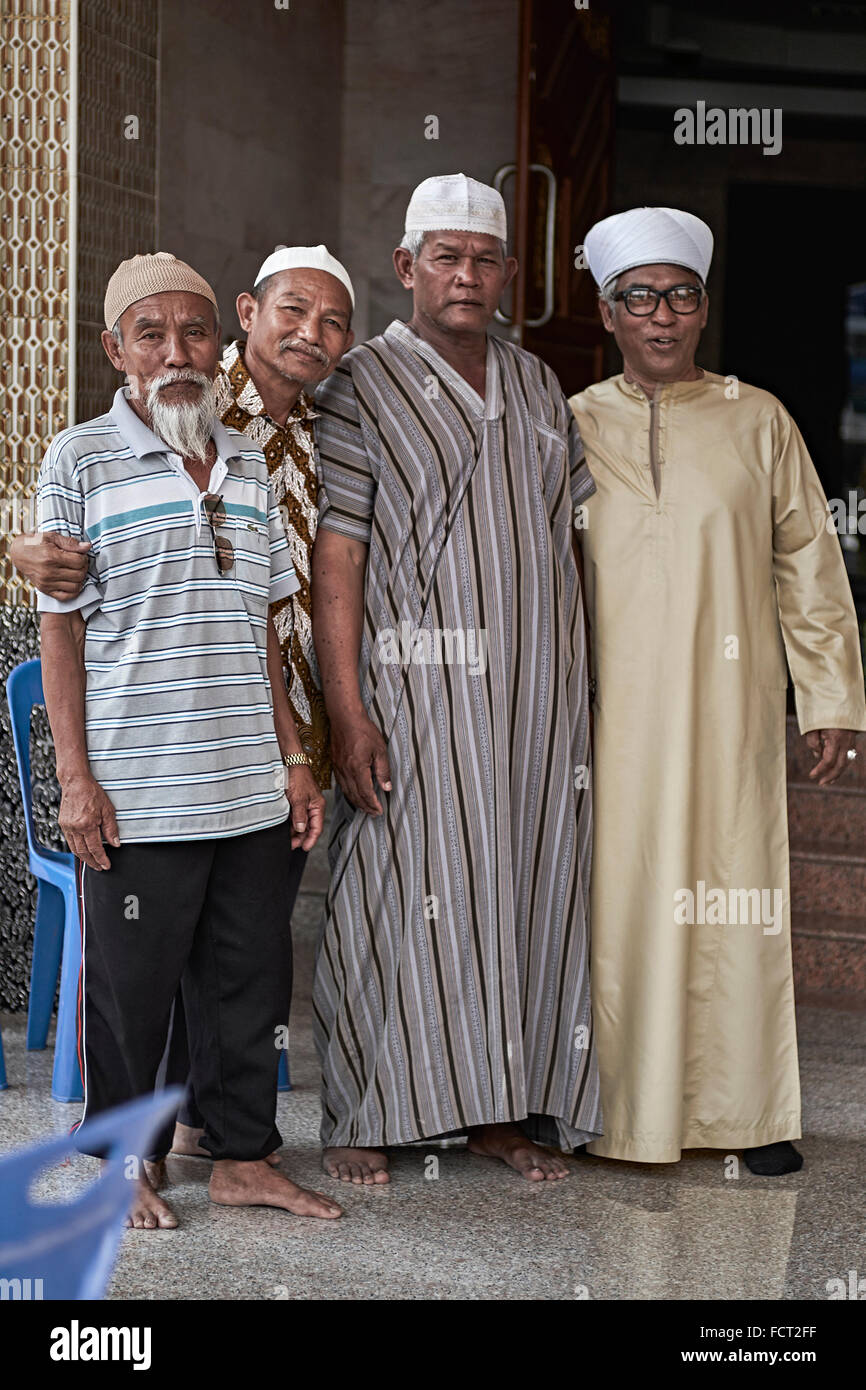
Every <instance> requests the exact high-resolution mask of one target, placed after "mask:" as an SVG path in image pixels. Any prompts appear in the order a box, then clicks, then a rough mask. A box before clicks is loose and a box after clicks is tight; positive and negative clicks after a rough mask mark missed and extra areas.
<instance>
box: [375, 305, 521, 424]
mask: <svg viewBox="0 0 866 1390" xmlns="http://www.w3.org/2000/svg"><path fill="white" fill-rule="evenodd" d="M385 337H386V338H393V339H396V340H397V342H399V343H402V344H403V346H404V347H406V348H408V349H409V351H410V352H413V353H415V355H416V356H417V357H422V358H423V359H424V361H425V362H427V363H429V365H430V366H431V367H433V368H434V369H435V370H436V371H437V372H438V373H439V374H440V375H441V376H442V377H444V378H445V380H446V381H448V382H449V383H450V385H451V387H452V389H454V390H455V391H456V392H457V394H458V395H459V396H461V397H462V399H463V400H464V402H465V404H466V405H467V407H468V408H469V410H470V411H471V412H472V414H473V415H475V416H476V417H477V418H478V419H481V420H497V419H498V418H499V417H500V416H501V415H502V414H503V413H504V410H505V402H504V399H503V395H502V388H501V384H500V380H499V361H498V358H497V355H496V349H495V347H494V343H495V341H496V340H495V339H494V337H493V335H492V334H491V333H488V335H487V364H486V366H487V396H486V399H485V400H482V399H481V397H480V396H479V394H478V392H477V391H475V390H473V388H472V387H471V386H470V385H469V382H468V381H466V380H465V379H464V378H463V377H462V376H461V375H460V373H459V372H458V371H457V369H456V368H455V367H452V366H451V364H450V362H446V361H445V358H444V357H443V356H442V355H441V353H439V352H437V351H436V349H435V348H434V347H433V346H432V344H431V343H428V342H427V341H426V339H424V338H421V337H420V336H419V335H418V334H417V333H415V332H414V331H413V330H412V329H411V328H410V327H409V325H408V324H407V323H404V322H403V321H402V319H394V321H393V323H390V324H389V325H388V327H387V328H386V329H385Z"/></svg>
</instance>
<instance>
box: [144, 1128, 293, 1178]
mask: <svg viewBox="0 0 866 1390" xmlns="http://www.w3.org/2000/svg"><path fill="white" fill-rule="evenodd" d="M203 1134H204V1130H203V1129H193V1127H192V1125H182V1124H181V1122H180V1120H178V1121H177V1123H176V1124H175V1127H174V1138H173V1139H172V1141H171V1151H172V1153H173V1154H174V1155H175V1156H176V1157H180V1158H210V1157H211V1155H210V1154H209V1153H208V1151H207V1149H203V1148H202V1146H201V1144H200V1143H199V1140H200V1139H201V1137H202V1135H203ZM265 1163H269V1164H270V1165H271V1167H272V1168H279V1166H280V1158H279V1154H276V1153H272V1154H268V1156H267V1158H266V1159H265Z"/></svg>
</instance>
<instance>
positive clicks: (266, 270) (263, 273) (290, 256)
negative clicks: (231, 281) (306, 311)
mask: <svg viewBox="0 0 866 1390" xmlns="http://www.w3.org/2000/svg"><path fill="white" fill-rule="evenodd" d="M280 270H326V271H327V272H328V274H329V275H333V277H334V279H335V280H339V281H340V284H341V285H345V286H346V289H347V290H348V291H349V298H350V299H351V301H352V308H353V309H354V307H355V291H354V290H353V289H352V282H351V280H350V279H349V272H348V270H347V269H346V267H345V266H344V265H341V264H340V262H339V261H338V260H337V258H336V257H335V256H332V255H331V253H330V251H329V250H328V248H327V246H278V247H277V249H276V251H273V252H272V253H271V255H270V256H268V258H267V260H266V261H264V262H263V264H262V266H261V269H260V270H259V273H258V275H257V276H256V278H255V280H254V281H253V287H254V288H255V286H256V285H257V284H258V283H259V281H260V280H264V279H266V278H267V276H268V275H276V274H277V272H278V271H280Z"/></svg>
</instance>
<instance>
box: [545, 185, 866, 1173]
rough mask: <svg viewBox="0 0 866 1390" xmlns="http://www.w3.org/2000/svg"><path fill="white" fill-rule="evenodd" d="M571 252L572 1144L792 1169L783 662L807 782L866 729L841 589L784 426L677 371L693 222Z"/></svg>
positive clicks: (845, 587) (694, 327) (656, 224)
mask: <svg viewBox="0 0 866 1390" xmlns="http://www.w3.org/2000/svg"><path fill="white" fill-rule="evenodd" d="M586 254H587V259H588V261H589V265H590V268H591V270H592V273H593V275H594V277H595V279H596V281H597V283H598V284H599V287H600V290H601V299H600V309H601V315H602V319H603V321H604V325H605V327H606V328H607V330H608V331H609V332H611V333H613V334H614V335H615V337H616V341H617V344H618V346H619V348H620V350H621V352H622V355H623V365H624V372H623V374H622V375H619V376H614V377H611V378H610V379H609V380H607V381H603V382H601V383H600V384H599V385H597V386H592V387H590V388H589V389H588V390H586V391H582V392H580V394H578V395H576V396H574V397H573V398H572V400H571V401H570V405H571V407H572V410H573V411H574V414H575V416H576V418H577V422H578V425H579V428H580V433H581V436H582V438H583V440H584V444H585V448H586V454H587V458H588V462H589V465H590V468H591V471H592V474H593V477H594V480H595V483H596V488H597V492H596V493H595V495H594V496H592V497H591V498H589V499H588V500H587V501H586V503H585V504H584V508H583V509H581V515H580V516H578V518H577V520H576V524H577V525H583V526H584V528H585V529H584V530H583V537H582V538H583V554H584V563H585V568H586V595H587V603H588V608H589V617H590V627H591V637H592V662H593V668H594V672H593V673H594V676H595V679H596V682H597V694H596V701H595V709H594V724H595V747H594V807H595V846H594V853H593V871H592V896H591V922H592V1000H593V1012H594V1016H595V1022H596V1028H597V1037H598V1052H599V1066H600V1071H601V1094H602V1112H603V1115H604V1137H603V1138H602V1139H600V1140H596V1141H594V1142H593V1143H591V1144H589V1146H588V1148H589V1151H590V1152H591V1153H593V1154H601V1155H604V1156H606V1157H609V1158H618V1159H631V1160H636V1161H640V1162H646V1163H669V1162H672V1161H676V1160H677V1159H679V1158H680V1156H681V1151H682V1150H683V1149H684V1148H697V1147H700V1148H704V1147H706V1148H721V1149H726V1150H728V1149H737V1148H743V1149H744V1150H745V1160H746V1163H747V1164H748V1166H749V1168H750V1169H751V1170H752V1171H753V1172H759V1173H762V1174H777V1173H782V1172H792V1171H795V1170H796V1169H797V1168H799V1167H800V1166H801V1165H802V1158H801V1156H800V1154H799V1153H798V1152H797V1150H796V1149H795V1148H794V1146H793V1144H792V1143H791V1142H790V1141H791V1140H793V1139H796V1138H798V1137H799V1135H800V1087H799V1076H798V1067H797V1039H796V1028H795V1019H794V989H793V979H792V969H791V935H790V894H789V873H788V830H787V811H786V780H785V772H786V768H785V714H786V694H785V692H786V686H787V672H786V666H785V658H786V656H787V662H788V666H789V668H790V672H791V676H792V679H793V683H794V689H795V695H796V706H797V714H798V719H799V724H800V730H801V732H802V733H803V734H804V735H805V737H806V739H807V742H808V743H809V746H810V748H811V749H812V750H813V753H814V756H815V759H816V762H815V767H814V768H813V770H812V773H811V776H812V778H813V779H814V780H816V781H817V783H818V784H819V785H821V786H824V785H826V784H827V783H829V782H832V781H834V780H835V779H836V778H837V777H838V776H839V775H840V773H841V772H843V771H844V769H845V768H846V767H847V766H848V760H849V759H851V758H853V757H856V753H855V751H854V731H855V730H862V729H864V728H866V706H864V689H863V667H862V662H861V654H860V645H859V639H858V629H857V622H856V617H855V613H854V608H853V604H852V600H851V592H850V587H849V584H848V580H847V577H846V574H845V569H844V565H843V561H842V554H841V549H840V546H839V541H838V539H837V536H836V534H835V531H834V530H833V527H832V523H830V524H828V508H827V503H826V498H825V496H824V493H823V490H822V488H821V484H820V482H819V481H818V477H817V475H816V473H815V469H814V467H813V465H812V462H811V460H810V458H809V455H808V453H807V451H806V448H805V446H804V443H803V440H802V438H801V436H800V433H799V431H798V430H797V427H796V425H795V424H794V422H793V420H792V419H791V417H790V416H789V415H788V413H787V411H786V410H785V409H784V407H783V406H782V405H781V404H780V402H779V401H778V400H776V399H775V397H773V396H771V395H769V394H768V392H766V391H762V390H759V389H757V388H756V387H753V386H747V385H745V384H744V383H743V382H738V381H737V380H736V379H735V378H731V377H728V378H724V377H720V376H717V375H716V374H715V373H713V372H708V371H703V370H701V368H700V367H697V366H696V365H695V360H694V359H695V350H696V348H697V345H698V340H699V338H700V334H701V330H702V329H703V327H704V325H705V323H706V318H707V308H708V303H707V296H706V291H705V289H704V280H705V277H706V273H707V270H708V268H709V262H710V257H711V254H712V235H711V233H710V230H709V228H708V227H707V226H706V225H705V224H704V223H703V222H700V221H699V219H698V218H695V217H692V216H691V215H690V214H688V213H681V212H678V211H676V210H672V209H665V208H638V209H634V210H632V211H631V212H627V213H622V214H618V215H616V216H614V217H611V218H606V219H605V220H604V221H603V222H601V223H599V224H597V225H596V226H595V227H594V228H593V229H592V230H591V232H590V233H589V234H588V236H587V239H586ZM665 292H666V294H665Z"/></svg>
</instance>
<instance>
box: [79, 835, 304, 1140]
mask: <svg viewBox="0 0 866 1390" xmlns="http://www.w3.org/2000/svg"><path fill="white" fill-rule="evenodd" d="M109 858H110V860H111V868H110V869H108V870H106V871H103V872H98V871H96V870H93V869H89V868H87V867H86V866H84V865H80V866H79V867H80V880H79V881H80V887H81V905H82V958H83V982H82V1003H83V1009H82V1037H81V1044H82V1059H83V1070H84V1115H83V1118H82V1122H81V1125H80V1126H79V1128H78V1131H77V1133H76V1137H75V1139H76V1146H77V1147H78V1148H79V1149H80V1150H81V1151H82V1152H83V1153H91V1152H97V1150H95V1149H92V1148H90V1147H89V1146H88V1141H87V1122H88V1120H89V1119H90V1118H92V1117H94V1116H95V1115H97V1114H99V1113H100V1112H101V1111H103V1110H107V1109H110V1108H111V1107H112V1106H115V1105H120V1104H121V1103H122V1102H123V1101H127V1100H132V1099H133V1098H134V1097H136V1096H140V1095H144V1094H146V1093H147V1092H149V1091H152V1090H153V1088H154V1085H155V1084H156V1080H157V1074H158V1071H159V1067H160V1063H161V1060H162V1058H163V1054H164V1052H165V1049H166V1043H167V1040H168V1028H169V1020H170V1018H171V1012H172V1004H173V1001H174V999H175V996H176V995H177V993H178V988H179V986H180V984H181V981H183V997H184V1007H185V1010H186V1014H187V1019H188V1022H189V1034H190V1040H191V1061H192V1071H193V1074H194V1076H195V1078H196V1083H195V1084H196V1099H197V1102H198V1105H199V1107H200V1110H201V1115H202V1120H203V1124H204V1131H205V1132H204V1138H203V1139H202V1141H201V1142H202V1145H203V1147H204V1148H206V1149H208V1150H209V1152H210V1153H211V1154H212V1155H213V1157H214V1158H215V1159H220V1158H234V1159H245V1160H252V1159H261V1158H266V1157H267V1155H268V1154H269V1153H272V1152H273V1150H274V1149H277V1148H279V1147H280V1144H281V1142H282V1140H281V1138H280V1134H279V1131H278V1130H277V1128H276V1124H275V1120H276V1100H277V1089H276V1087H277V1067H278V1064H279V1052H278V1050H277V1047H276V1045H275V1044H276V1041H277V1040H278V1039H277V1032H278V1029H280V1028H281V1026H284V1025H285V1023H286V1019H287V1017H288V1013H289V1001H290V997H291V984H292V946H291V932H290V884H291V881H292V877H293V872H294V866H293V864H292V849H291V839H290V830H289V825H288V822H285V823H284V824H282V825H278V826H274V827H271V828H270V829H267V830H258V831H253V832H252V833H250V834H247V835H237V836H227V837H224V838H219V839H211V840H188V841H171V842H165V841H162V842H158V843H152V844H128V845H121V847H120V848H119V849H113V848H109ZM173 1128H174V1122H173V1121H172V1122H171V1123H169V1124H167V1125H166V1126H165V1127H164V1129H163V1132H162V1133H161V1134H160V1135H159V1136H158V1139H157V1141H156V1143H155V1144H154V1146H153V1152H152V1155H151V1156H152V1157H156V1158H158V1157H162V1156H163V1155H164V1154H165V1153H167V1151H168V1149H169V1148H170V1147H171V1138H172V1133H173Z"/></svg>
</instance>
